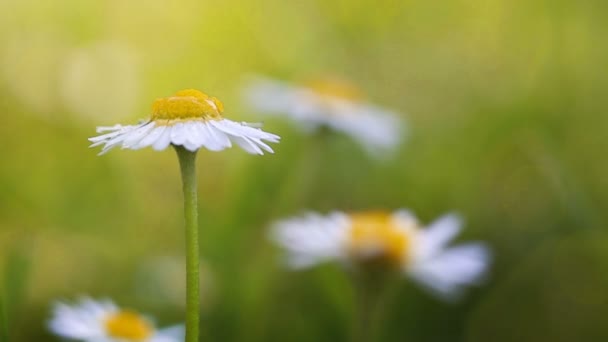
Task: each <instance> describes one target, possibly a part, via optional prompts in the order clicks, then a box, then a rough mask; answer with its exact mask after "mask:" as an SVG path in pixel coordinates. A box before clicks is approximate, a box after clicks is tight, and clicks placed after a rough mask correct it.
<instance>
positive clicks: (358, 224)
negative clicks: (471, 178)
mask: <svg viewBox="0 0 608 342" xmlns="http://www.w3.org/2000/svg"><path fill="white" fill-rule="evenodd" d="M460 228H461V222H460V219H459V218H458V217H457V216H455V215H453V214H450V215H446V216H443V217H441V218H440V219H438V220H437V221H435V222H433V223H431V224H430V225H429V226H428V227H425V228H424V227H422V226H421V225H420V223H419V222H418V220H417V219H416V218H415V217H414V215H413V214H411V213H410V212H409V211H404V210H400V211H397V212H394V213H392V214H390V213H386V212H363V213H350V214H346V213H341V212H334V213H331V214H328V215H319V214H316V213H310V214H308V215H305V216H303V217H296V218H292V219H287V220H283V221H279V222H277V223H276V224H275V225H274V228H273V230H272V237H273V239H274V240H275V241H276V242H277V243H278V244H279V245H280V246H281V247H283V248H285V250H286V251H287V257H288V263H289V265H290V266H291V267H293V268H295V269H299V268H304V267H309V266H313V265H315V264H318V263H321V262H324V261H338V262H341V263H343V264H345V265H346V266H348V267H349V268H352V267H354V268H355V269H356V271H358V272H368V271H374V269H378V268H380V269H385V270H387V271H391V270H394V271H398V272H402V273H403V274H405V275H407V276H409V277H410V278H411V279H413V280H414V281H416V282H418V283H419V284H421V285H423V286H424V287H425V288H426V289H429V290H431V291H432V292H434V293H436V294H438V295H440V296H441V297H443V298H453V297H457V296H458V295H460V293H461V290H462V289H463V287H466V286H469V285H476V284H479V281H480V280H481V279H482V277H483V275H484V273H485V272H486V270H487V267H488V263H489V261H490V254H489V251H488V249H487V247H485V246H484V245H483V244H481V243H468V244H464V245H457V246H454V247H448V244H449V242H450V241H451V240H452V239H453V238H454V237H455V236H456V235H457V234H458V232H459V231H460Z"/></svg>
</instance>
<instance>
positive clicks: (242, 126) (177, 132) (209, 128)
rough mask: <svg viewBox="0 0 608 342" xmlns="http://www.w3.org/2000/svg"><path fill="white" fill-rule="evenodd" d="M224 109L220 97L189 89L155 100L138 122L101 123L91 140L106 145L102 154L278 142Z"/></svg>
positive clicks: (252, 148)
mask: <svg viewBox="0 0 608 342" xmlns="http://www.w3.org/2000/svg"><path fill="white" fill-rule="evenodd" d="M223 111H224V105H223V104H222V102H220V100H218V99H217V98H215V97H211V96H209V95H207V94H205V93H203V92H201V91H198V90H195V89H186V90H182V91H178V92H177V93H175V95H174V96H169V97H164V98H160V99H157V100H156V101H154V103H153V104H152V115H151V117H150V119H148V120H146V121H144V122H142V123H140V124H138V125H129V126H122V125H115V126H111V127H98V128H97V133H103V134H102V135H99V136H96V137H93V138H90V139H89V141H91V142H92V143H93V144H92V145H91V147H94V146H98V145H104V147H103V149H102V151H101V153H100V154H104V153H106V152H107V151H109V150H111V149H112V148H114V147H116V146H121V147H122V148H128V149H132V150H137V149H140V148H144V147H147V146H152V148H154V149H155V150H157V151H160V150H164V149H166V148H167V147H168V146H169V145H178V146H184V147H185V148H186V149H188V150H190V151H196V150H198V149H200V148H201V147H205V148H207V149H209V150H211V151H220V150H224V149H226V148H229V147H232V143H233V142H234V143H236V144H238V145H239V146H240V147H241V148H243V149H244V150H245V151H247V152H249V153H253V154H264V152H263V150H265V151H267V152H270V153H272V152H273V151H272V148H270V146H268V145H267V144H266V143H264V142H263V140H265V141H268V142H273V143H276V142H278V141H279V139H280V137H279V136H277V135H274V134H271V133H267V132H264V131H262V130H261V129H259V128H256V127H253V126H254V125H251V124H247V123H244V122H243V123H238V122H234V121H231V120H228V119H225V118H224V117H223V115H222V113H223Z"/></svg>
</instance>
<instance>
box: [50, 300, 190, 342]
mask: <svg viewBox="0 0 608 342" xmlns="http://www.w3.org/2000/svg"><path fill="white" fill-rule="evenodd" d="M48 326H49V329H50V330H51V332H53V333H54V334H56V335H58V336H60V337H62V338H66V339H70V340H76V341H83V342H183V341H184V327H183V326H181V325H176V326H172V327H169V328H164V329H158V328H156V326H155V325H154V322H153V321H152V320H151V319H150V318H149V317H146V316H144V315H141V314H139V313H137V312H136V311H132V310H129V309H124V308H120V307H118V306H117V305H116V304H114V303H113V302H112V301H110V300H102V301H95V300H92V299H89V298H84V299H81V300H80V301H79V302H78V303H76V304H73V305H70V304H66V303H56V304H55V305H54V307H53V318H52V319H51V320H50V321H49V323H48Z"/></svg>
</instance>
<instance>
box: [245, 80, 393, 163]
mask: <svg viewBox="0 0 608 342" xmlns="http://www.w3.org/2000/svg"><path fill="white" fill-rule="evenodd" d="M245 98H246V100H247V102H248V103H249V104H250V105H251V106H252V107H253V108H254V109H256V110H257V111H259V112H260V113H265V114H270V115H285V116H287V117H289V118H291V119H292V120H294V121H296V122H297V124H298V127H300V128H303V129H305V130H306V131H315V130H317V129H319V128H321V127H328V128H330V129H332V130H335V131H338V132H342V133H344V134H347V135H349V136H350V137H352V138H353V139H355V140H356V141H358V142H359V143H360V144H361V145H362V146H363V147H364V148H365V149H366V150H367V151H368V152H369V153H371V154H372V155H376V154H378V153H386V152H392V151H393V150H395V149H396V148H397V147H398V145H399V144H400V143H401V141H402V140H403V138H404V136H405V125H404V122H403V120H402V119H401V118H400V117H399V115H398V114H397V113H394V112H392V111H389V110H386V109H384V108H380V107H377V106H375V105H372V104H370V103H369V102H367V101H366V100H365V99H364V96H363V94H362V93H361V92H360V91H359V89H357V88H356V87H355V86H353V85H352V84H350V83H348V82H346V81H343V80H340V79H337V78H327V79H319V80H314V81H311V82H308V83H305V84H302V85H295V84H288V83H285V82H281V81H277V80H271V79H268V78H263V77H255V78H252V79H251V80H250V81H249V82H248V84H247V85H246V87H245Z"/></svg>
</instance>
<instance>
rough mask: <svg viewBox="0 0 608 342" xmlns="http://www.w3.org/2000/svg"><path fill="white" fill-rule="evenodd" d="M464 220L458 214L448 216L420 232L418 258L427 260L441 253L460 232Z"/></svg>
mask: <svg viewBox="0 0 608 342" xmlns="http://www.w3.org/2000/svg"><path fill="white" fill-rule="evenodd" d="M461 226H462V219H461V218H460V216H458V215H456V214H448V215H444V216H442V217H440V218H439V219H437V220H436V221H435V222H433V223H431V224H430V225H429V226H428V227H426V229H425V230H424V231H422V232H420V235H419V239H418V243H419V245H418V248H417V249H416V251H417V256H416V257H417V258H420V259H425V258H429V257H432V256H433V255H435V254H436V253H438V252H440V251H441V250H442V249H443V248H445V245H447V244H448V243H449V242H450V241H451V240H452V239H453V238H454V237H455V236H456V235H457V234H458V233H459V232H460V227H461Z"/></svg>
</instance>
